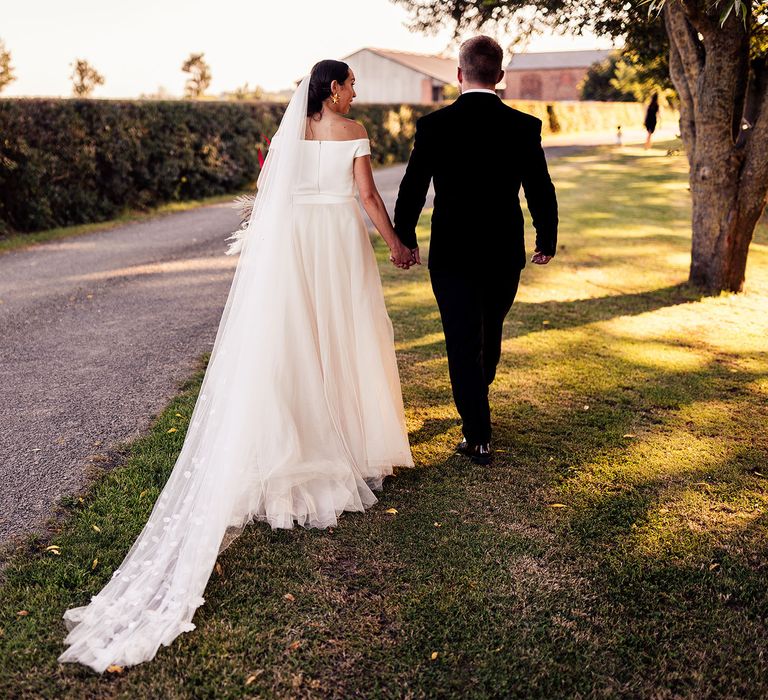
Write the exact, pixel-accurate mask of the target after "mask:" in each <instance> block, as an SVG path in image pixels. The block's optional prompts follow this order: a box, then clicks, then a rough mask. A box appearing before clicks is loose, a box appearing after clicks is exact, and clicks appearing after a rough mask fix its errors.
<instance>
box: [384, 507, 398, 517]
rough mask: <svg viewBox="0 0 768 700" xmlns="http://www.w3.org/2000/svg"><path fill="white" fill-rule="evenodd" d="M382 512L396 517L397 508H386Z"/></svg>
mask: <svg viewBox="0 0 768 700" xmlns="http://www.w3.org/2000/svg"><path fill="white" fill-rule="evenodd" d="M384 512H385V513H389V514H390V515H397V508H387V509H386V510H385V511H384Z"/></svg>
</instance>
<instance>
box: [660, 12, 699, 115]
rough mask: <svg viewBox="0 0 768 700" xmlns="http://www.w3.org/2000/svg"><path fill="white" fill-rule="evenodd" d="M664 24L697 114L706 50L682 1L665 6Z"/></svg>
mask: <svg viewBox="0 0 768 700" xmlns="http://www.w3.org/2000/svg"><path fill="white" fill-rule="evenodd" d="M664 23H665V25H666V28H667V36H668V37H669V41H670V43H672V44H674V45H675V47H676V49H677V55H678V57H679V59H680V68H681V69H682V75H684V76H685V82H686V83H687V93H688V95H689V96H690V104H691V105H692V106H693V111H694V112H696V111H697V109H698V98H699V89H698V88H699V79H700V77H701V71H702V70H703V68H704V49H703V47H702V45H701V42H700V41H699V38H698V36H697V35H696V32H695V31H694V29H693V27H692V26H691V23H690V21H689V20H688V17H687V15H686V13H685V8H684V5H683V3H682V0H671V1H670V2H667V3H666V4H665V5H664ZM670 58H671V55H670ZM670 70H671V67H670ZM673 80H674V78H673ZM675 86H677V80H675Z"/></svg>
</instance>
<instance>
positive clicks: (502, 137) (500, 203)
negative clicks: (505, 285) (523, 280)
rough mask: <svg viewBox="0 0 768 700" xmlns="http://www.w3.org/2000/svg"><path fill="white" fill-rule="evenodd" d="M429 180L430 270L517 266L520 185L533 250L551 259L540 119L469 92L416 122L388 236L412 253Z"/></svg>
mask: <svg viewBox="0 0 768 700" xmlns="http://www.w3.org/2000/svg"><path fill="white" fill-rule="evenodd" d="M431 179H434V186H435V203H434V209H433V212H432V238H431V243H430V249H429V268H430V269H450V268H457V267H462V268H467V266H470V267H476V268H487V267H495V268H503V267H507V268H509V267H513V268H523V267H524V266H525V261H526V254H525V241H524V238H523V213H522V210H521V208H520V200H519V197H518V195H519V192H520V186H521V185H522V187H523V190H524V192H525V198H526V201H527V202H528V209H529V210H530V212H531V216H532V218H533V225H534V228H535V229H536V248H537V249H538V250H540V251H541V252H542V253H544V254H546V255H554V254H555V248H556V245H557V223H558V219H557V199H556V197H555V188H554V186H553V185H552V180H551V179H550V177H549V172H548V170H547V162H546V159H545V157H544V151H543V150H542V147H541V120H540V119H537V118H536V117H533V116H531V115H529V114H525V113H523V112H520V111H518V110H516V109H513V108H512V107H509V106H507V105H505V104H504V103H503V102H502V101H501V100H500V99H499V98H498V97H497V96H496V95H492V94H491V93H486V92H472V93H469V94H465V95H461V96H460V97H459V98H458V99H457V100H456V101H455V102H453V103H452V104H450V105H448V106H447V107H443V108H442V109H438V110H436V111H435V112H431V113H430V114H426V115H424V116H423V117H421V118H420V119H419V120H418V121H417V122H416V135H415V139H414V144H413V150H412V152H411V157H410V160H409V161H408V167H407V168H406V171H405V175H404V176H403V180H402V182H401V183H400V191H399V193H398V196H397V203H396V205H395V222H394V226H395V231H396V232H397V235H398V237H399V238H400V240H401V241H402V242H403V243H404V244H405V245H406V246H408V247H409V248H415V247H416V245H417V243H416V224H417V222H418V220H419V215H420V214H421V210H422V208H423V207H424V202H425V200H426V197H427V190H428V189H429V182H430V180H431Z"/></svg>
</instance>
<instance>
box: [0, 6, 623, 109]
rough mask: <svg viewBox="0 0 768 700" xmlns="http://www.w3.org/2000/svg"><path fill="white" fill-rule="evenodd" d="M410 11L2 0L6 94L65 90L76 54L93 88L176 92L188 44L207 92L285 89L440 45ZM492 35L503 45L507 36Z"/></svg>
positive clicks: (538, 42)
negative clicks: (419, 28) (363, 57)
mask: <svg viewBox="0 0 768 700" xmlns="http://www.w3.org/2000/svg"><path fill="white" fill-rule="evenodd" d="M408 19H409V15H408V12H407V11H406V10H405V9H404V8H402V7H401V6H399V5H395V4H394V3H392V2H391V0H282V1H280V0H278V2H275V0H216V1H215V2H214V1H213V0H207V1H203V0H133V1H132V2H130V3H117V2H114V0H113V1H112V2H110V0H69V1H68V2H61V1H60V0H58V1H56V0H3V2H2V14H1V15H0V40H2V41H4V42H5V46H6V48H7V49H8V50H10V52H11V55H12V65H13V66H14V68H15V74H16V77H17V80H16V81H15V82H13V83H11V84H10V85H9V86H8V87H6V88H5V90H4V91H3V93H2V96H3V97H13V96H22V95H23V96H32V95H50V96H68V95H70V94H71V89H72V88H71V79H70V74H71V72H72V67H71V64H72V63H73V61H74V60H75V59H78V58H83V59H86V60H87V61H89V62H90V63H91V64H92V65H93V66H94V67H95V68H96V69H97V70H98V71H99V72H100V73H101V74H102V75H104V77H105V78H106V82H105V84H104V85H102V86H100V87H98V88H96V90H95V92H94V97H137V96H138V95H140V94H142V93H155V92H157V91H158V88H159V87H162V88H164V89H165V90H167V91H168V92H169V93H170V94H171V95H181V94H182V93H183V88H184V81H185V79H186V77H187V76H186V75H185V74H184V73H182V72H181V64H182V62H183V61H184V59H185V58H187V56H189V54H190V53H192V52H204V53H205V60H206V61H207V62H208V63H209V64H210V66H211V71H212V74H213V82H212V83H211V87H210V89H209V90H208V93H209V94H212V95H216V94H219V93H221V92H223V91H228V90H233V89H234V88H236V87H238V86H241V85H243V84H244V83H246V82H248V84H249V85H250V86H254V85H260V86H261V87H263V88H265V89H266V90H270V91H273V90H282V89H286V88H290V87H292V85H293V81H294V80H297V79H299V78H301V77H302V76H303V75H305V74H306V73H308V72H309V70H310V69H311V67H312V65H313V64H314V63H315V62H316V61H318V60H320V59H323V58H343V57H344V56H346V55H348V54H351V53H352V52H354V51H356V50H357V49H360V48H362V47H364V46H373V47H380V48H388V49H395V50H400V51H415V52H418V53H440V52H442V51H445V50H446V48H447V47H448V45H449V42H450V31H449V30H447V29H446V30H443V31H441V32H440V33H438V34H437V35H435V36H427V35H423V34H418V33H412V32H411V31H409V30H408V28H407V26H406V23H407V21H408ZM496 39H498V40H499V41H500V43H501V44H502V46H506V45H508V44H509V37H507V38H506V39H507V40H506V41H505V37H503V36H496ZM609 47H610V43H609V42H607V41H606V40H605V39H598V38H596V37H591V36H586V37H561V36H552V35H549V36H541V37H535V38H533V39H532V40H531V41H530V43H529V45H528V50H531V51H564V50H570V49H592V48H609ZM451 53H452V54H453V55H455V54H456V51H455V50H453V51H451Z"/></svg>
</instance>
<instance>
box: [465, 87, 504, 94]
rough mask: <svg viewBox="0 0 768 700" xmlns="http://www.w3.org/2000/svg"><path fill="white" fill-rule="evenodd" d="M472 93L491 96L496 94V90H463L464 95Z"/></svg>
mask: <svg viewBox="0 0 768 700" xmlns="http://www.w3.org/2000/svg"><path fill="white" fill-rule="evenodd" d="M470 92H488V93H490V94H491V95H495V94H496V90H489V89H488V88H471V89H469V90H462V92H461V94H462V95H468V94H469V93H470Z"/></svg>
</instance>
